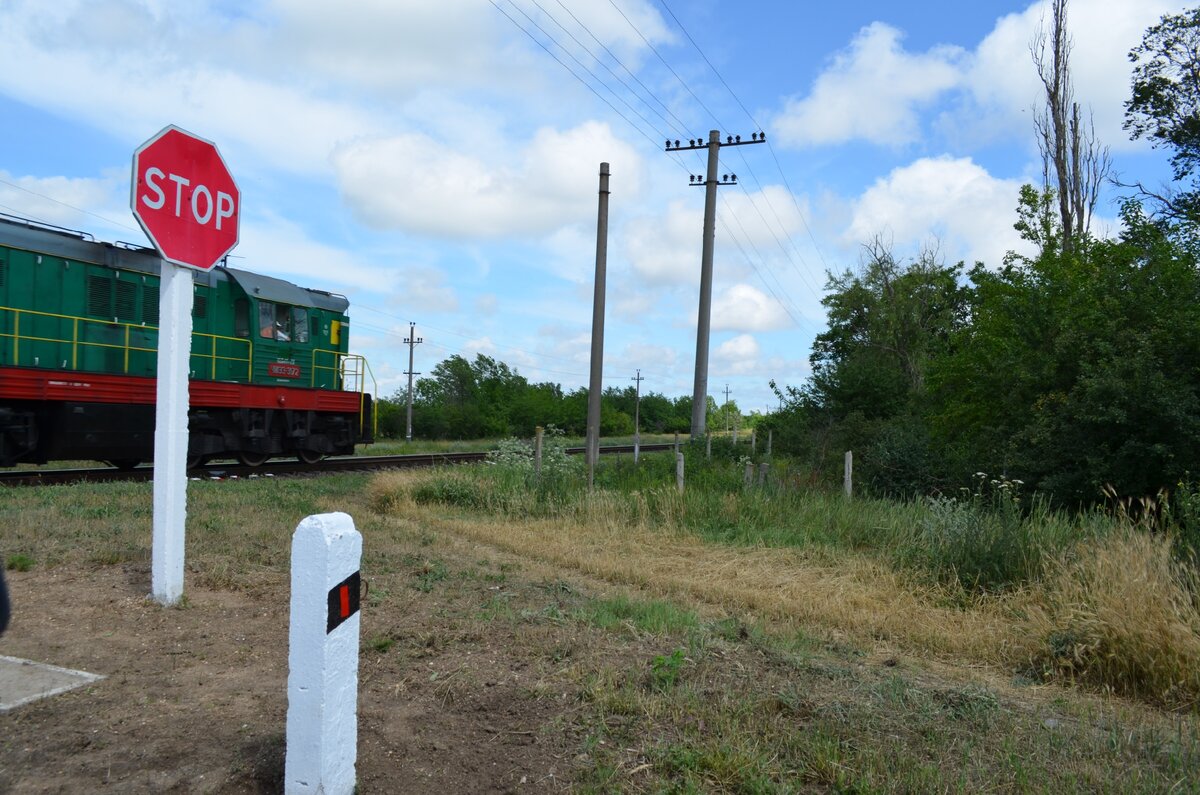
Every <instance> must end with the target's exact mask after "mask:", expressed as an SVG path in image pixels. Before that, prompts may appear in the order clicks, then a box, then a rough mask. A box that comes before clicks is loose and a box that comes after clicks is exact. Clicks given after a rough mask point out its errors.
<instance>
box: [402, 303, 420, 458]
mask: <svg viewBox="0 0 1200 795" xmlns="http://www.w3.org/2000/svg"><path fill="white" fill-rule="evenodd" d="M416 330H417V324H416V323H413V322H412V321H411V320H410V321H409V323H408V336H407V337H405V338H404V344H405V345H407V346H408V370H407V371H405V373H404V374H405V375H407V376H408V422H407V423H406V424H405V429H404V441H406V442H411V441H412V378H413V376H414V375H420V373H418V372H414V371H413V346H414V345H420V344H421V343H422V342H424V341H425V340H424V339H422V338H421V337H418V336H417V335H416V333H415V332H416Z"/></svg>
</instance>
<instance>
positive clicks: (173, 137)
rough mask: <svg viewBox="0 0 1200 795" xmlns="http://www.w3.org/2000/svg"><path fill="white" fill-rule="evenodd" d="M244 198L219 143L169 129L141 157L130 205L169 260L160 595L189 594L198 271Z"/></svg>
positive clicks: (156, 584) (158, 458) (157, 509)
mask: <svg viewBox="0 0 1200 795" xmlns="http://www.w3.org/2000/svg"><path fill="white" fill-rule="evenodd" d="M240 204H241V193H240V192H239V191H238V188H237V183H236V182H234V180H233V176H232V175H231V174H230V173H229V169H228V168H227V167H226V166H225V161H224V160H223V159H222V158H221V153H220V152H218V151H217V147H216V145H215V144H214V143H212V141H206V140H205V139H203V138H200V137H199V136H196V135H193V134H192V133H189V132H187V131H185V130H181V129H179V128H178V127H175V126H167V127H164V128H163V129H162V130H160V131H159V132H158V134H157V135H155V136H153V137H152V138H150V139H149V140H148V141H146V142H145V143H144V144H142V145H141V146H139V147H138V148H137V150H136V151H135V152H134V153H133V179H132V181H131V185H130V196H129V206H130V209H131V210H133V217H134V218H136V219H137V221H138V223H139V224H140V225H141V227H142V229H143V230H144V231H145V232H146V236H147V237H148V238H150V241H151V242H152V243H154V247H155V248H156V249H158V253H159V254H161V255H162V258H163V262H162V268H161V275H160V281H159V299H158V300H159V319H160V322H159V330H158V393H157V396H156V404H155V409H154V421H155V425H154V522H153V527H154V532H153V547H152V550H151V554H150V558H151V565H150V572H151V585H150V591H151V596H153V597H154V599H156V600H157V601H158V602H160V603H162V604H164V605H173V604H175V603H176V602H178V601H179V599H180V597H182V596H183V558H184V523H185V521H186V519H187V454H188V427H187V416H188V359H189V358H190V357H191V347H192V275H191V270H188V269H194V270H199V271H210V270H212V269H213V268H214V267H216V264H217V263H218V262H220V260H221V258H222V257H224V256H225V255H226V254H228V253H229V252H230V251H232V250H233V247H234V246H236V245H237V241H238V227H239V220H240V218H241V215H240V211H241V210H240Z"/></svg>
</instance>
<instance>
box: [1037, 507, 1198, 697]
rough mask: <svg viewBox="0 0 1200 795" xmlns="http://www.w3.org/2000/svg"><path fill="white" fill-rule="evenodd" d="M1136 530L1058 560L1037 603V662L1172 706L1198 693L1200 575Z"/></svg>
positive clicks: (1161, 537)
mask: <svg viewBox="0 0 1200 795" xmlns="http://www.w3.org/2000/svg"><path fill="white" fill-rule="evenodd" d="M1172 543H1173V540H1172V539H1171V538H1170V537H1169V536H1167V535H1165V534H1157V535H1151V534H1149V533H1146V532H1140V531H1138V530H1136V529H1133V528H1126V529H1125V530H1123V531H1122V532H1118V533H1114V534H1112V535H1110V536H1108V537H1107V538H1103V539H1099V540H1096V541H1094V542H1092V543H1090V544H1087V545H1086V546H1082V545H1081V546H1080V547H1079V548H1077V549H1076V550H1074V551H1073V554H1072V555H1070V556H1067V557H1064V558H1063V559H1061V560H1060V561H1059V562H1058V564H1057V567H1056V569H1055V571H1054V572H1053V573H1052V575H1051V577H1050V578H1049V581H1048V583H1047V587H1046V588H1045V589H1044V590H1043V591H1042V592H1041V594H1040V600H1039V602H1040V604H1038V605H1037V606H1036V607H1035V608H1033V609H1032V610H1031V611H1030V618H1029V626H1030V627H1031V628H1032V629H1033V633H1032V635H1031V637H1032V639H1033V641H1034V644H1033V647H1032V649H1031V650H1030V652H1031V653H1030V657H1031V660H1032V662H1033V664H1034V666H1035V667H1037V668H1040V669H1041V671H1042V673H1044V674H1046V675H1050V676H1058V677H1063V678H1066V679H1069V680H1075V681H1080V682H1083V683H1086V684H1091V685H1096V686H1099V687H1102V688H1105V689H1108V690H1112V691H1114V692H1118V693H1122V694H1125V695H1132V696H1139V697H1142V698H1147V699H1149V700H1151V701H1155V702H1159V703H1163V704H1166V705H1168V706H1172V707H1192V708H1194V707H1195V706H1196V705H1197V703H1198V702H1197V699H1200V574H1198V573H1197V570H1196V568H1195V567H1193V566H1189V565H1186V564H1185V563H1183V562H1181V561H1180V560H1179V559H1178V558H1177V557H1176V556H1175V555H1174V554H1173V553H1172Z"/></svg>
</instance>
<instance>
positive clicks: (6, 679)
mask: <svg viewBox="0 0 1200 795" xmlns="http://www.w3.org/2000/svg"><path fill="white" fill-rule="evenodd" d="M103 678H104V677H103V676H101V675H100V674H89V673H87V672H86V671H72V670H71V669H70V668H59V667H58V666H57V665H49V664H47V663H40V662H34V661H33V660H22V659H21V658H20V657H5V656H3V655H0V712H8V711H9V710H10V709H14V708H16V707H19V706H21V705H22V704H28V703H29V702H31V701H37V700H38V699H39V698H46V697H48V696H55V695H58V694H59V693H65V692H67V691H68V690H73V689H74V688H76V687H80V686H82V685H86V684H88V683H90V682H96V681H98V680H100V679H103Z"/></svg>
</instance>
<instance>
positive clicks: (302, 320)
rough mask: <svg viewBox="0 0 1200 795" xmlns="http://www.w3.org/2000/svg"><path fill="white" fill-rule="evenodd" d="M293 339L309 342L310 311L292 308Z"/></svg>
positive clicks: (296, 307)
mask: <svg viewBox="0 0 1200 795" xmlns="http://www.w3.org/2000/svg"><path fill="white" fill-rule="evenodd" d="M292 339H293V340H295V341H296V342H308V310H307V309H304V308H303V307H299V306H293V307H292Z"/></svg>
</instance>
